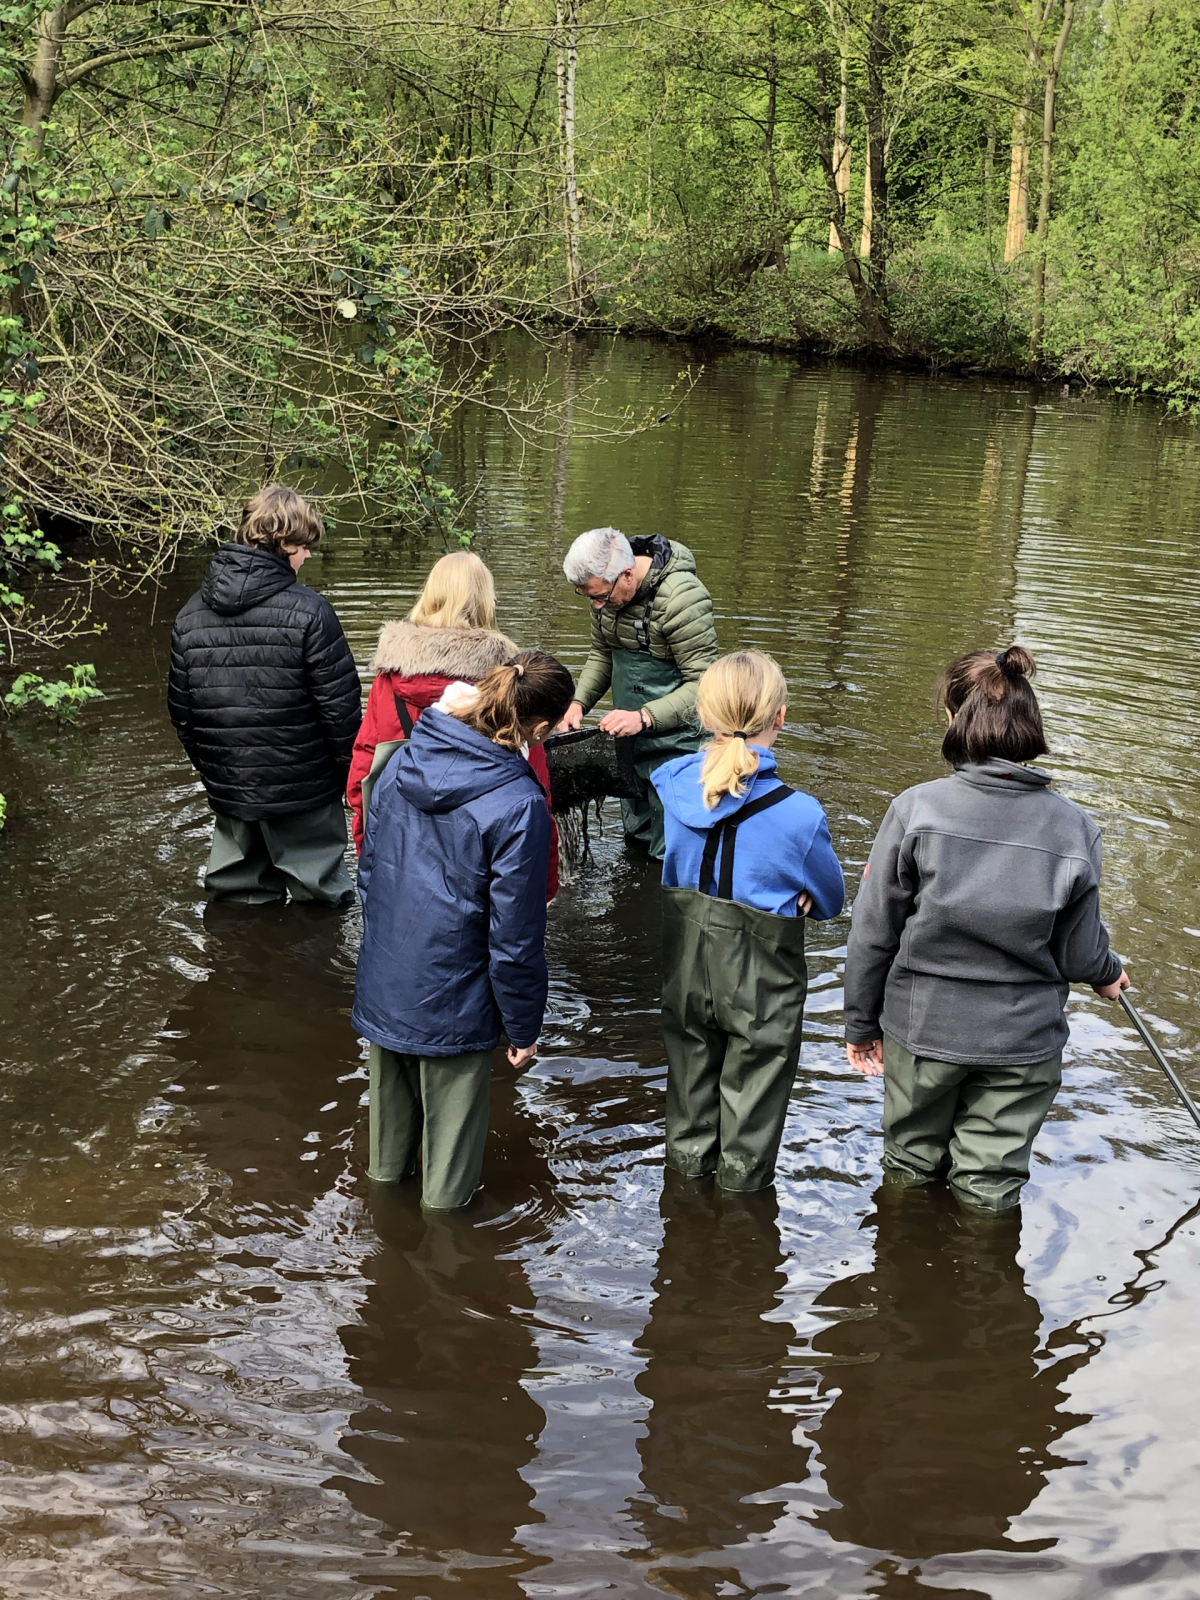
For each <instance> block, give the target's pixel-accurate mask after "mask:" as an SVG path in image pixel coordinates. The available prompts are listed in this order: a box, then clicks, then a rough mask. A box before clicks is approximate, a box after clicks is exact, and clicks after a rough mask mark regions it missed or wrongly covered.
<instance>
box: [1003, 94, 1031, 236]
mask: <svg viewBox="0 0 1200 1600" xmlns="http://www.w3.org/2000/svg"><path fill="white" fill-rule="evenodd" d="M1029 116H1030V107H1029V106H1027V105H1025V106H1018V107H1017V109H1016V111H1014V112H1013V131H1012V162H1011V164H1010V166H1009V169H1008V226H1007V227H1006V228H1005V230H1004V259H1005V261H1015V260H1016V258H1017V257H1018V256H1019V255H1020V254H1021V251H1022V250H1024V248H1025V233H1026V230H1027V229H1028V227H1029Z"/></svg>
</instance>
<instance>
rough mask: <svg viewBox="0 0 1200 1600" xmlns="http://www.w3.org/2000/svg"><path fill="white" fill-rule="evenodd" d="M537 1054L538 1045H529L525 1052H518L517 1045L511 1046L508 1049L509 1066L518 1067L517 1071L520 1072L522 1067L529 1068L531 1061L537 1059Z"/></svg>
mask: <svg viewBox="0 0 1200 1600" xmlns="http://www.w3.org/2000/svg"><path fill="white" fill-rule="evenodd" d="M537 1053H538V1047H537V1045H536V1044H527V1045H526V1046H525V1048H524V1049H523V1050H518V1049H517V1047H516V1045H515V1044H510V1045H509V1047H508V1060H509V1065H510V1066H514V1067H516V1069H517V1071H518V1072H520V1070H521V1068H522V1067H527V1066H528V1065H529V1063H530V1062H531V1061H533V1060H535V1059H536V1058H537Z"/></svg>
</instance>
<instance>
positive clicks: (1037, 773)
mask: <svg viewBox="0 0 1200 1600" xmlns="http://www.w3.org/2000/svg"><path fill="white" fill-rule="evenodd" d="M954 771H955V774H956V776H957V777H960V778H965V779H966V781H967V782H968V783H970V784H974V786H975V787H976V788H977V789H1008V790H1009V791H1010V792H1011V791H1016V792H1018V793H1019V792H1020V791H1021V790H1025V789H1045V788H1046V787H1047V786H1048V785H1049V784H1050V783H1051V782H1052V779H1051V776H1050V774H1049V773H1048V772H1047V771H1046V770H1045V769H1044V768H1042V767H1022V766H1020V765H1019V764H1018V763H1017V762H1015V761H1005V760H1004V759H1003V757H1001V756H991V757H989V759H988V760H987V761H968V762H965V763H964V764H963V765H962V766H961V767H955V769H954Z"/></svg>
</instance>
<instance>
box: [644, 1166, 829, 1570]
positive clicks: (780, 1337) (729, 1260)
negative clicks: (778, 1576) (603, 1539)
mask: <svg viewBox="0 0 1200 1600" xmlns="http://www.w3.org/2000/svg"><path fill="white" fill-rule="evenodd" d="M778 1213H779V1205H778V1201H777V1200H776V1198H775V1195H774V1194H773V1193H770V1192H767V1193H762V1194H748V1195H743V1194H722V1193H721V1192H720V1191H719V1190H715V1189H714V1187H713V1185H711V1184H709V1183H707V1182H703V1183H701V1182H689V1181H688V1180H682V1179H679V1178H678V1176H677V1174H675V1173H673V1172H668V1173H666V1174H665V1181H664V1188H663V1195H662V1215H663V1242H662V1249H661V1251H660V1252H659V1257H658V1272H657V1274H656V1276H655V1279H654V1291H655V1300H654V1304H653V1305H652V1306H651V1308H650V1316H649V1319H648V1321H647V1323H646V1327H645V1330H644V1332H643V1333H642V1334H641V1336H640V1337H639V1339H638V1340H637V1342H636V1346H635V1348H636V1349H637V1350H638V1351H640V1352H641V1353H643V1354H644V1355H645V1357H646V1369H645V1371H644V1372H643V1373H642V1375H641V1377H640V1378H639V1379H638V1382H637V1388H638V1392H639V1393H640V1394H643V1395H644V1396H645V1397H646V1400H647V1401H648V1402H649V1407H650V1414H649V1417H648V1418H647V1421H646V1429H645V1435H644V1437H643V1438H642V1439H641V1440H640V1441H639V1443H638V1454H639V1455H640V1456H641V1459H642V1467H641V1480H642V1487H643V1493H642V1496H641V1497H640V1501H635V1502H634V1508H633V1509H634V1511H635V1514H636V1515H637V1517H638V1520H639V1521H640V1522H641V1524H642V1526H643V1528H644V1530H645V1537H646V1544H647V1558H648V1559H649V1560H650V1561H652V1562H655V1563H658V1562H659V1561H662V1560H664V1559H666V1558H670V1557H671V1556H675V1555H680V1554H685V1555H692V1554H696V1553H699V1552H708V1551H713V1552H717V1553H718V1557H717V1561H716V1563H715V1565H714V1566H713V1567H712V1568H711V1569H710V1574H709V1576H710V1580H711V1581H712V1582H713V1583H719V1582H721V1581H728V1579H729V1569H728V1554H729V1551H730V1550H731V1549H732V1548H733V1547H734V1546H736V1545H739V1544H743V1543H745V1542H746V1540H748V1539H750V1538H752V1537H754V1536H755V1535H759V1536H762V1535H765V1534H769V1533H770V1532H771V1529H772V1528H773V1527H774V1525H775V1523H776V1522H777V1521H778V1520H779V1518H780V1516H781V1514H782V1513H783V1511H784V1509H785V1502H784V1501H783V1500H776V1499H773V1498H772V1495H771V1491H772V1490H774V1489H777V1488H779V1487H780V1486H781V1485H784V1484H788V1483H791V1482H793V1481H802V1480H803V1479H804V1477H805V1476H806V1474H807V1461H808V1455H809V1450H808V1447H807V1446H806V1445H804V1444H801V1445H800V1446H799V1447H797V1445H796V1443H795V1442H794V1440H793V1437H792V1419H791V1417H790V1416H789V1415H788V1414H787V1413H786V1412H785V1411H783V1410H782V1409H779V1408H777V1407H773V1406H772V1404H771V1400H772V1392H773V1389H774V1386H775V1384H776V1382H777V1381H778V1377H779V1372H780V1370H781V1368H782V1367H783V1366H785V1365H786V1363H787V1359H788V1351H789V1347H790V1344H791V1341H792V1338H793V1337H794V1335H793V1330H792V1328H791V1327H790V1326H789V1325H788V1324H787V1323H785V1322H780V1321H776V1320H774V1319H773V1318H772V1317H771V1315H770V1314H771V1313H772V1312H774V1311H776V1310H777V1308H778V1305H779V1302H780V1299H781V1297H782V1292H783V1289H784V1286H785V1283H786V1274H785V1273H784V1271H783V1266H784V1257H783V1249H782V1246H781V1244H780V1238H779V1221H778ZM722 1554H724V1556H725V1559H724V1560H722V1559H721V1555H722ZM700 1570H701V1569H697V1568H696V1567H695V1566H693V1567H692V1569H691V1572H692V1575H693V1580H694V1578H695V1576H697V1575H698V1573H699V1571H700ZM662 1576H663V1578H664V1579H665V1580H668V1578H669V1569H668V1572H666V1573H663V1574H662Z"/></svg>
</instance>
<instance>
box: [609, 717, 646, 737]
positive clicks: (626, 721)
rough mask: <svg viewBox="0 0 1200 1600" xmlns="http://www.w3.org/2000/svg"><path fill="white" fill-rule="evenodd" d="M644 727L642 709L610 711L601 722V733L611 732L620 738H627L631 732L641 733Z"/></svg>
mask: <svg viewBox="0 0 1200 1600" xmlns="http://www.w3.org/2000/svg"><path fill="white" fill-rule="evenodd" d="M643 728H644V724H643V722H642V713H641V712H640V711H610V712H609V713H608V715H607V716H606V717H604V718H603V719H602V721H601V723H600V732H601V733H611V734H612V735H613V736H614V737H615V738H618V739H626V738H628V737H629V735H630V734H631V733H641V732H642V731H643Z"/></svg>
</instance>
